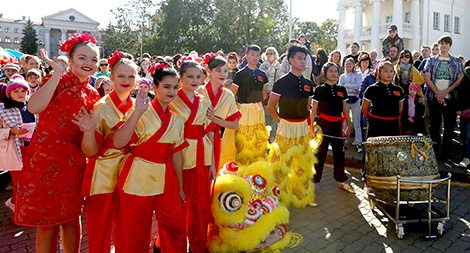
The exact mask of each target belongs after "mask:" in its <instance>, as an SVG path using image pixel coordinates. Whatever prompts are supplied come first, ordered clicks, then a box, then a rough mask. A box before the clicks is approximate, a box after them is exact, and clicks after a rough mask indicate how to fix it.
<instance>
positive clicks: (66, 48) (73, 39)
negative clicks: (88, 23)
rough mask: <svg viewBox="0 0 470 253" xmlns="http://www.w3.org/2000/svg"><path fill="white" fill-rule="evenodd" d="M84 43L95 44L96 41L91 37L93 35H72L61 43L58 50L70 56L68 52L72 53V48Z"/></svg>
mask: <svg viewBox="0 0 470 253" xmlns="http://www.w3.org/2000/svg"><path fill="white" fill-rule="evenodd" d="M86 41H89V42H91V43H93V44H96V39H95V37H93V35H91V34H88V33H74V34H72V35H70V37H69V40H67V41H65V42H64V43H62V45H61V46H60V50H61V51H62V52H64V53H67V54H70V51H72V48H73V46H75V45H76V44H77V43H80V42H86Z"/></svg>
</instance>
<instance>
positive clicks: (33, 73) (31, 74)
mask: <svg viewBox="0 0 470 253" xmlns="http://www.w3.org/2000/svg"><path fill="white" fill-rule="evenodd" d="M41 79H42V76H41V71H39V69H30V70H28V72H26V82H28V84H29V87H30V88H31V94H33V93H34V92H36V91H37V89H38V85H39V83H40V82H41Z"/></svg>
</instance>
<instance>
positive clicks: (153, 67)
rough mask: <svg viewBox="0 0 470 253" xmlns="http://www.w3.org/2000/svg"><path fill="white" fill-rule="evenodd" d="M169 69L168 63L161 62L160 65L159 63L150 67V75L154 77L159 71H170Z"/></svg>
mask: <svg viewBox="0 0 470 253" xmlns="http://www.w3.org/2000/svg"><path fill="white" fill-rule="evenodd" d="M169 68H170V66H168V65H167V64H166V63H164V62H160V63H157V64H155V65H153V66H152V67H150V69H149V73H150V74H151V75H152V76H153V75H154V74H155V71H156V70H157V69H169Z"/></svg>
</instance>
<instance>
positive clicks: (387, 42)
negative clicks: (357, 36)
mask: <svg viewBox="0 0 470 253" xmlns="http://www.w3.org/2000/svg"><path fill="white" fill-rule="evenodd" d="M393 45H394V46H396V47H397V49H398V52H401V51H402V50H403V49H404V45H403V39H402V38H401V37H400V36H398V28H397V26H396V25H390V26H389V27H388V36H387V37H385V39H384V40H383V42H382V54H383V56H384V57H386V56H390V52H389V50H390V47H391V46H393ZM398 52H397V54H398ZM390 58H392V59H393V58H394V57H393V56H390Z"/></svg>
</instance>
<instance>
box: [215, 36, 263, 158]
mask: <svg viewBox="0 0 470 253" xmlns="http://www.w3.org/2000/svg"><path fill="white" fill-rule="evenodd" d="M260 51H261V49H260V47H259V46H257V45H251V46H248V48H247V50H246V59H247V62H248V64H247V65H246V66H245V67H244V68H242V69H241V70H240V71H238V72H237V73H236V74H235V76H234V77H233V84H232V87H231V91H232V92H233V94H234V95H235V96H236V97H237V102H238V104H239V105H240V112H241V114H242V117H241V118H240V127H239V128H238V130H237V131H236V132H235V131H231V130H228V131H225V132H224V138H225V136H227V137H229V136H234V137H232V139H233V138H234V139H235V146H233V145H232V146H230V145H222V147H223V151H222V156H221V162H220V164H226V163H227V162H233V161H236V162H237V163H238V164H239V165H249V164H251V163H253V162H256V161H259V160H266V147H267V145H268V138H269V132H268V131H267V129H266V120H265V117H264V110H263V103H262V102H263V100H264V99H266V98H267V91H266V89H267V87H266V85H267V83H268V76H267V75H266V74H265V73H264V72H263V71H261V70H259V68H258V67H257V64H258V63H259V59H260ZM234 147H235V148H234Z"/></svg>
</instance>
